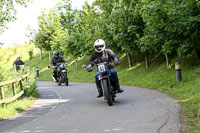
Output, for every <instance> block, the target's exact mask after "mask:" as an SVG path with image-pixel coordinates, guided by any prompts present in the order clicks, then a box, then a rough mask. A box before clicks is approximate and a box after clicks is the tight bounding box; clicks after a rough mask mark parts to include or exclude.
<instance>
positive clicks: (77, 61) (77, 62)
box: [76, 58, 78, 71]
mask: <svg viewBox="0 0 200 133" xmlns="http://www.w3.org/2000/svg"><path fill="white" fill-rule="evenodd" d="M76 71H78V58H77V59H76Z"/></svg>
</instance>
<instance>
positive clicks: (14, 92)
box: [12, 83, 16, 96]
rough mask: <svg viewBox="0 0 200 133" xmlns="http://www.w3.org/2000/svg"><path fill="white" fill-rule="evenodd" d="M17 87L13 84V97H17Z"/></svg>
mask: <svg viewBox="0 0 200 133" xmlns="http://www.w3.org/2000/svg"><path fill="white" fill-rule="evenodd" d="M15 88H16V86H15V83H12V90H13V95H14V96H15V95H16V89H15Z"/></svg>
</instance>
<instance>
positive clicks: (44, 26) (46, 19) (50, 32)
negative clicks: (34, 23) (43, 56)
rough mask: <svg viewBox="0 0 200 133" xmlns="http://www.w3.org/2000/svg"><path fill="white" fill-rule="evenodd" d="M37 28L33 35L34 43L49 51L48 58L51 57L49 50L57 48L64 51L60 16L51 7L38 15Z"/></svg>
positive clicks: (63, 34)
mask: <svg viewBox="0 0 200 133" xmlns="http://www.w3.org/2000/svg"><path fill="white" fill-rule="evenodd" d="M38 22H39V29H38V32H37V34H36V35H35V39H34V40H35V45H36V46H37V47H38V48H42V49H44V50H46V51H49V59H51V52H50V51H51V50H59V51H60V53H61V54H63V53H64V48H63V47H64V41H65V36H66V32H65V30H64V28H63V27H62V26H61V23H60V17H59V16H58V15H57V14H56V13H55V11H54V10H53V9H51V10H50V11H49V13H46V10H43V11H42V15H41V16H39V17H38Z"/></svg>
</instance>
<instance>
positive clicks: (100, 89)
mask: <svg viewBox="0 0 200 133" xmlns="http://www.w3.org/2000/svg"><path fill="white" fill-rule="evenodd" d="M97 90H98V96H97V98H100V97H102V96H103V90H102V87H101V86H97Z"/></svg>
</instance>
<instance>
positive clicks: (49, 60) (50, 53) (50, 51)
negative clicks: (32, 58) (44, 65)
mask: <svg viewBox="0 0 200 133" xmlns="http://www.w3.org/2000/svg"><path fill="white" fill-rule="evenodd" d="M49 61H51V51H49Z"/></svg>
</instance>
